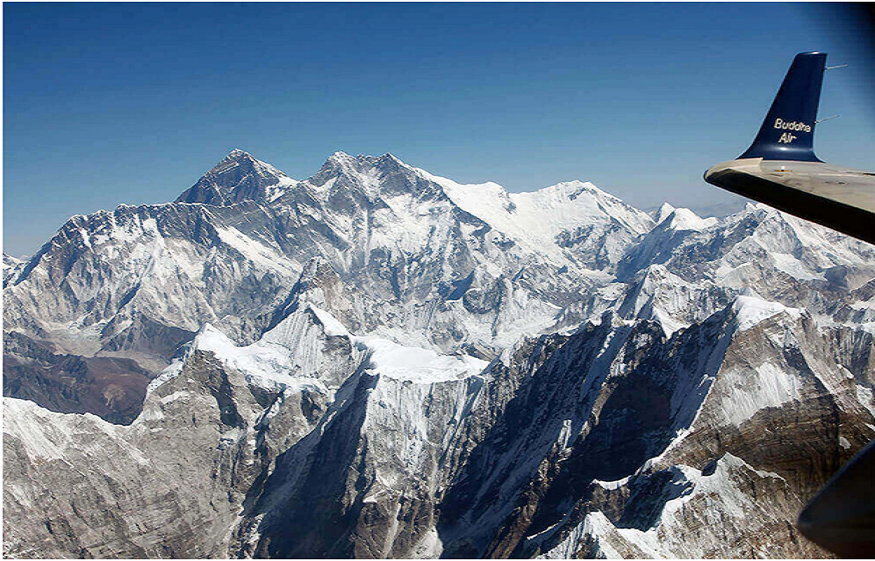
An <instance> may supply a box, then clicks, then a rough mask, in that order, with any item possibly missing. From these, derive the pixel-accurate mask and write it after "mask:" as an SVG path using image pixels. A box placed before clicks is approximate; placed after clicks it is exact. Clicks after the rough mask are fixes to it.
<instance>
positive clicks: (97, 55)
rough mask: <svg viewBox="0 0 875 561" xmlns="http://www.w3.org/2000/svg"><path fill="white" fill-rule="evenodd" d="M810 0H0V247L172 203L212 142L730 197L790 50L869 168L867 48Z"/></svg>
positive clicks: (276, 161)
mask: <svg viewBox="0 0 875 561" xmlns="http://www.w3.org/2000/svg"><path fill="white" fill-rule="evenodd" d="M831 10H832V9H831V8H830V7H824V6H819V5H811V4H793V3H782V4H758V3H753V4H750V3H748V4H617V3H611V4H588V3H583V4H578V3H574V4H572V3H562V4H505V3H492V4H467V3H466V4H397V3H386V4H280V3H270V4H239V3H223V4H209V3H194V4H157V3H153V4H112V3H99V4H76V3H72V4H67V3H38V4H24V3H5V4H4V5H3V11H4V18H3V19H4V39H3V41H4V42H3V47H4V56H3V62H4V67H3V80H4V121H3V135H4V138H3V140H4V143H3V174H4V182H3V198H4V201H3V211H4V226H3V232H4V250H6V251H7V252H9V253H11V254H13V255H22V254H31V253H33V252H34V251H36V249H37V248H38V247H39V246H40V245H41V244H42V243H44V242H45V241H46V240H47V239H48V238H49V237H50V236H51V235H52V234H53V233H54V231H55V230H56V229H57V228H58V227H60V226H61V225H62V224H63V222H64V221H65V220H66V219H67V218H68V217H69V216H71V215H73V214H87V213H90V212H93V211H95V210H97V209H101V208H106V209H111V208H114V207H115V206H117V205H119V204H122V203H126V204H141V203H159V202H165V201H170V200H173V199H174V198H175V197H176V196H177V195H178V194H179V193H181V192H182V191H183V190H184V189H186V188H187V187H189V186H190V185H191V184H193V183H194V182H195V181H196V180H197V179H198V177H199V176H200V175H201V174H203V173H204V172H205V171H207V170H208V169H209V168H210V167H212V166H213V165H214V164H215V163H216V162H217V161H218V160H220V159H221V158H222V157H223V156H224V155H225V154H226V153H227V152H229V151H230V150H231V149H233V148H242V149H244V150H246V151H248V152H250V153H251V154H253V155H254V156H255V157H257V158H259V159H262V160H264V161H267V162H269V163H272V164H273V165H275V166H277V167H278V168H280V169H282V170H283V171H285V172H286V173H288V174H289V175H291V176H292V177H294V178H297V179H304V178H306V177H309V176H310V175H312V174H313V173H315V172H316V171H317V170H318V169H319V167H320V166H321V165H322V163H323V162H324V161H325V159H326V158H327V157H328V156H329V155H330V154H331V153H333V152H334V151H336V150H343V151H345V152H348V153H351V154H354V155H355V154H375V155H378V154H383V153H385V152H391V153H393V154H395V155H396V156H398V157H399V158H401V159H402V160H404V161H406V162H407V163H409V164H411V165H415V166H418V167H421V168H424V169H426V170H428V171H430V172H432V173H435V174H438V175H443V176H447V177H450V178H452V179H455V180H457V181H460V182H466V183H467V182H483V181H496V182H498V183H500V184H502V185H504V186H505V187H506V188H508V189H509V190H511V191H522V190H532V189H536V188H540V187H544V186H547V185H550V184H554V183H557V182H559V181H565V180H570V179H581V180H589V181H593V182H594V183H596V184H597V185H598V186H599V187H601V188H602V189H604V190H606V191H608V192H611V193H613V194H615V195H617V196H619V197H621V198H623V199H624V200H626V201H627V202H629V203H630V204H633V205H635V206H638V207H639V208H648V207H653V206H655V205H658V204H659V203H660V202H662V201H669V202H671V203H672V204H674V205H676V206H679V205H684V206H693V207H703V206H708V205H710V204H719V203H721V202H725V201H729V200H732V197H733V196H732V195H729V194H725V193H723V192H722V191H720V190H718V189H716V188H714V187H711V186H709V185H707V184H706V183H704V181H703V180H702V173H703V171H704V170H705V169H706V168H707V167H709V166H710V165H711V164H714V163H716V162H718V161H722V160H727V159H732V158H734V157H736V156H737V155H738V154H740V153H741V152H742V151H743V150H744V149H745V148H746V147H747V145H748V144H749V143H750V141H751V140H752V139H753V136H754V134H755V132H756V130H757V129H758V127H759V124H760V122H761V120H762V118H763V116H764V115H765V112H766V110H767V109H768V105H769V104H770V103H771V100H772V97H773V95H774V93H775V92H776V91H777V88H778V86H779V85H780V81H781V79H782V78H783V75H784V72H785V71H786V69H787V67H788V66H789V64H790V61H791V60H792V57H793V55H795V54H796V53H797V52H801V51H809V50H820V51H825V52H828V53H829V54H830V58H829V63H830V64H841V63H848V64H850V65H851V66H850V68H847V69H843V70H836V71H831V72H829V73H828V74H827V79H826V83H825V86H824V92H823V97H822V103H821V110H820V115H821V116H827V115H832V114H835V113H840V114H842V118H840V119H834V120H832V121H829V122H827V123H824V124H822V125H821V126H820V127H818V136H817V139H816V144H815V148H816V150H817V152H818V155H819V156H820V157H821V158H823V159H825V160H827V161H831V162H832V163H836V164H841V165H847V166H851V167H858V168H863V169H867V168H868V169H873V168H875V157H873V155H875V135H873V134H872V130H873V125H875V114H873V109H872V108H873V107H875V91H873V88H872V86H873V84H872V83H871V81H870V80H869V79H870V78H871V76H873V75H875V70H873V65H875V62H873V57H872V56H871V55H872V53H871V51H868V50H867V49H866V48H864V47H865V46H864V45H863V44H862V43H861V39H860V36H859V35H855V34H854V33H853V27H854V26H853V22H847V21H844V20H841V19H839V18H838V17H837V15H836V14H835V13H834V12H833V11H831Z"/></svg>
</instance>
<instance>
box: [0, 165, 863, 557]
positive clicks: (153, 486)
mask: <svg viewBox="0 0 875 561" xmlns="http://www.w3.org/2000/svg"><path fill="white" fill-rule="evenodd" d="M3 279H4V358H3V361H4V386H3V389H4V396H5V397H4V427H3V430H4V517H3V518H4V522H3V523H4V553H5V554H6V555H8V556H14V557H37V556H38V557H71V556H74V557H77V556H84V557H191V558H202V557H311V558H312V557H335V558H336V557H415V558H419V557H439V556H444V557H546V558H567V557H800V556H802V557H819V556H825V555H828V553H827V552H825V551H823V550H820V549H819V548H817V547H816V546H815V545H813V544H812V543H810V542H808V541H807V540H806V539H805V538H804V537H802V536H801V534H799V532H798V531H797V530H796V528H795V526H794V525H793V522H794V521H795V517H796V516H797V514H798V512H799V510H800V509H801V508H802V506H803V505H804V504H805V502H806V501H807V500H808V499H809V498H810V497H811V496H812V495H813V494H814V493H815V492H816V490H817V489H818V488H819V487H820V486H822V485H823V484H824V483H825V482H826V481H827V480H828V479H829V477H830V476H831V475H832V474H833V473H834V472H835V471H836V470H837V469H838V468H839V467H840V466H841V465H842V463H843V462H844V461H846V460H847V459H849V458H850V457H851V456H853V454H854V453H855V452H856V451H858V450H859V449H860V448H862V447H863V446H864V445H865V444H866V443H867V442H868V441H869V440H870V439H871V438H873V436H875V399H873V396H875V393H873V390H875V352H873V349H875V341H873V337H875V247H873V246H871V245H869V244H866V243H864V242H861V241H857V240H854V239H853V238H849V237H847V236H844V235H841V234H838V233H835V232H833V231H831V230H828V229H825V228H822V227H819V226H816V225H814V224H811V223H809V222H806V221H803V220H800V219H798V218H795V217H792V216H789V215H786V214H783V213H781V212H779V211H776V210H774V209H770V208H769V207H766V206H763V205H748V206H747V207H746V208H745V209H744V210H742V211H741V212H738V213H736V214H733V215H730V216H727V217H723V218H714V217H711V218H701V217H699V216H697V215H696V214H695V213H693V212H692V211H690V210H688V209H683V208H673V207H671V206H670V205H667V204H666V205H663V206H662V207H661V208H660V209H659V210H658V211H656V212H654V213H650V214H648V213H645V212H642V211H639V210H637V209H635V208H633V207H631V206H629V205H627V204H625V203H623V202H622V201H621V200H619V199H617V198H616V197H614V196H612V195H610V194H608V193H605V192H604V191H601V190H600V189H598V188H597V187H596V186H594V185H593V184H591V183H586V182H580V181H570V182H564V183H559V184H557V185H554V186H551V187H547V188H544V189H540V190H537V191H533V192H528V193H508V192H507V191H505V190H504V189H503V188H502V187H501V186H499V185H497V184H495V183H485V184H479V185H463V184H459V183H457V182H454V181H452V180H450V179H446V178H443V177H439V176H436V175H432V174H431V173H428V172H426V171H424V170H421V169H418V168H415V167H412V166H410V165H408V164H405V163H404V162H402V161H400V160H398V159H397V158H395V157H394V156H392V155H390V154H386V155H383V156H379V157H372V156H358V157H353V156H350V155H347V154H344V153H341V152H338V153H335V154H333V155H332V156H331V157H330V158H329V159H328V160H327V162H326V163H325V164H324V165H323V166H322V168H321V169H320V170H319V172H318V173H316V174H315V175H314V176H313V177H311V178H309V179H306V180H302V181H299V180H294V179H292V178H290V177H288V176H287V175H285V174H284V173H283V172H281V171H279V170H278V169H276V168H275V167H273V166H271V165H269V164H267V163H264V162H261V161H259V160H257V159H255V158H253V157H252V156H251V155H249V154H247V153H246V152H243V151H240V150H234V151H232V152H231V153H230V154H228V156H227V157H225V158H224V159H223V160H222V161H221V162H219V164H217V165H216V166H215V167H214V168H213V169H211V170H210V171H208V172H207V173H206V174H205V175H204V176H203V177H202V178H201V179H200V180H199V181H198V182H197V183H196V184H195V185H193V186H192V187H190V188H189V189H187V190H186V191H184V192H183V193H182V194H181V195H180V196H179V197H178V198H177V200H176V201H175V202H172V203H166V204H159V205H141V206H136V207H135V206H120V207H118V208H117V209H115V210H114V211H111V212H110V211H99V212H96V213H94V214H91V215H88V216H74V217H72V218H70V219H69V220H68V221H67V223H66V224H64V225H63V226H62V227H61V229H60V230H59V231H58V232H57V234H56V235H55V236H54V237H53V238H52V239H50V240H49V241H48V242H47V243H46V244H45V245H43V247H42V248H41V249H40V250H39V251H38V252H37V253H36V254H35V255H34V256H33V257H31V258H29V259H28V260H26V261H21V260H17V259H15V258H13V257H10V256H7V255H4V274H3Z"/></svg>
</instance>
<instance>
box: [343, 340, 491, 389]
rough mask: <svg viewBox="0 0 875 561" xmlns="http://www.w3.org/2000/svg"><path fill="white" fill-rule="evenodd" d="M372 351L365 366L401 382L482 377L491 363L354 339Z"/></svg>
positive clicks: (427, 350)
mask: <svg viewBox="0 0 875 561" xmlns="http://www.w3.org/2000/svg"><path fill="white" fill-rule="evenodd" d="M353 340H354V341H355V342H356V344H357V345H359V346H360V347H361V348H364V349H367V350H368V351H370V354H369V355H368V359H367V362H366V363H365V367H366V368H367V369H368V370H370V371H371V372H372V373H375V374H380V375H383V376H387V377H389V378H394V379H398V380H409V381H411V382H416V383H420V384H431V383H436V382H446V381H450V380H460V379H463V378H467V377H468V376H473V375H475V374H479V373H480V372H481V371H483V369H484V368H486V366H487V365H488V364H489V363H488V362H486V361H484V360H480V359H477V358H474V357H470V356H467V355H463V356H450V355H441V354H438V353H437V352H435V351H433V350H431V349H420V348H417V347H405V346H402V345H399V344H397V343H394V342H392V341H389V340H388V339H380V338H377V337H353Z"/></svg>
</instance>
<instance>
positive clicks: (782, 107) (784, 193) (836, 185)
mask: <svg viewBox="0 0 875 561" xmlns="http://www.w3.org/2000/svg"><path fill="white" fill-rule="evenodd" d="M825 65H826V54H825V53H818V52H810V53H800V54H798V55H796V58H795V59H794V60H793V64H792V65H791V66H790V70H789V71H787V76H786V77H785V78H784V82H783V83H782V84H781V89H780V90H778V94H777V96H775V100H774V101H773V102H772V106H771V108H770V109H769V112H768V113H767V114H766V118H765V120H764V121H763V124H762V126H761V127H760V130H759V133H758V134H757V136H756V138H755V139H754V142H753V144H751V146H750V148H748V149H747V150H746V151H745V152H744V153H743V154H742V155H741V156H739V157H738V158H737V159H735V160H731V161H728V162H723V163H720V164H717V165H715V166H714V167H712V168H711V169H709V170H708V171H707V172H705V181H707V182H708V183H711V184H713V185H716V186H718V187H721V188H723V189H726V190H727V191H732V192H733V193H737V194H739V195H743V196H745V197H749V198H751V199H754V200H757V201H760V202H762V203H766V204H767V205H770V206H773V207H775V208H778V209H780V210H783V211H785V212H789V213H790V214H795V215H796V216H799V217H801V218H804V219H806V220H811V221H812V222H817V223H818V224H822V225H823V226H827V227H829V228H832V229H834V230H838V231H839V232H843V233H845V234H848V235H851V236H854V237H855V238H859V239H861V240H864V241H867V242H869V243H875V228H873V225H875V173H872V172H866V171H861V170H855V169H850V168H844V167H840V166H834V165H831V164H827V163H825V162H822V161H821V160H820V159H818V158H817V156H816V155H815V154H814V129H815V127H816V125H817V120H816V118H817V107H818V105H819V103H820V90H821V85H822V84H823V72H824V70H825Z"/></svg>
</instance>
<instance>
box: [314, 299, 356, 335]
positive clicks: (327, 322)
mask: <svg viewBox="0 0 875 561" xmlns="http://www.w3.org/2000/svg"><path fill="white" fill-rule="evenodd" d="M308 307H309V308H310V310H312V311H313V313H314V314H316V318H317V319H318V320H319V322H320V323H321V324H322V327H323V328H324V329H325V334H326V335H328V336H329V337H343V336H349V331H347V330H346V328H345V327H344V326H343V324H342V323H340V322H339V321H337V318H335V317H334V316H333V315H331V314H330V313H328V312H326V311H325V310H322V309H319V308H317V307H316V306H314V305H313V304H309V305H308Z"/></svg>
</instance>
